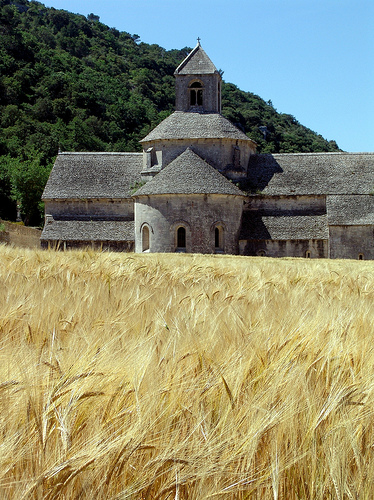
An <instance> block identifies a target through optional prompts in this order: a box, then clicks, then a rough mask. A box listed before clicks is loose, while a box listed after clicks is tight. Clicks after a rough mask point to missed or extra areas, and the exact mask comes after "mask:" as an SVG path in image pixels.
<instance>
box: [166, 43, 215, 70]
mask: <svg viewBox="0 0 374 500" xmlns="http://www.w3.org/2000/svg"><path fill="white" fill-rule="evenodd" d="M214 73H218V71H217V68H216V67H215V66H214V64H213V63H212V61H211V60H210V59H209V57H208V56H207V54H206V52H205V51H204V50H203V48H202V47H201V45H200V42H199V43H198V44H197V45H196V47H195V48H194V49H193V50H192V51H191V52H190V53H189V54H188V56H187V57H186V58H185V59H184V60H183V61H182V62H181V63H180V65H179V66H178V68H177V69H176V70H175V72H174V75H212V74H214Z"/></svg>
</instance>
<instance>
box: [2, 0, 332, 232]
mask: <svg viewBox="0 0 374 500" xmlns="http://www.w3.org/2000/svg"><path fill="white" fill-rule="evenodd" d="M189 50H190V49H189V48H187V47H186V48H183V49H180V50H169V51H167V50H165V49H163V48H162V47H160V46H158V45H156V44H154V45H149V44H146V43H142V42H141V41H140V39H139V36H138V35H130V34H129V33H126V32H120V31H118V30H117V29H115V28H109V27H108V26H106V25H104V24H102V23H101V22H100V20H99V18H98V16H95V15H94V14H89V15H88V16H87V17H86V16H83V15H78V14H72V13H69V12H67V11H64V10H56V9H54V8H47V7H45V6H44V5H43V4H41V3H39V2H35V1H27V0H14V1H10V0H0V217H3V218H8V219H13V218H14V217H15V202H14V200H15V199H17V200H18V201H19V202H20V203H21V208H22V213H23V216H24V217H25V221H26V223H33V224H37V223H39V222H40V210H41V206H40V203H39V200H40V196H41V193H42V190H43V187H44V184H45V182H46V180H47V178H48V174H49V171H50V169H51V166H52V162H53V159H54V157H55V156H56V154H57V151H58V149H59V148H60V149H61V150H63V151H139V150H140V144H139V140H140V139H141V138H142V137H144V136H145V135H146V134H147V133H148V132H149V131H150V130H151V129H152V128H153V127H154V126H155V125H157V124H158V123H159V122H160V121H161V120H163V119H164V118H165V117H166V116H168V114H170V113H171V112H172V111H173V109H174V98H175V92H174V77H173V73H174V70H175V68H176V67H177V66H178V64H179V63H180V62H181V60H183V58H184V57H185V56H186V55H187V54H188V52H189ZM222 96H223V102H222V104H223V114H224V115H225V116H226V117H227V118H229V119H230V120H231V121H233V122H234V123H235V124H237V125H238V126H240V127H241V128H242V129H243V130H244V131H245V132H246V133H247V135H248V136H249V137H251V138H252V139H253V140H255V141H256V142H257V143H258V151H259V152H274V153H275V152H311V151H337V150H338V146H337V144H336V143H335V141H330V142H328V141H326V140H325V139H323V138H322V137H321V136H320V135H318V134H316V133H314V132H312V131H311V130H309V129H307V128H305V127H303V126H302V125H300V124H299V123H298V122H297V120H296V119H295V118H294V117H293V116H291V115H287V114H280V113H277V112H276V110H275V109H274V108H273V106H272V105H271V103H270V102H268V103H266V102H265V101H264V100H262V99H261V98H260V97H258V96H256V95H254V94H251V93H250V92H243V91H241V90H240V89H238V88H237V87H236V86H235V85H233V84H231V83H225V84H224V86H223V94H222ZM260 127H261V128H260ZM264 127H266V128H264Z"/></svg>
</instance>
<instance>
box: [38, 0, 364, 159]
mask: <svg viewBox="0 0 374 500" xmlns="http://www.w3.org/2000/svg"><path fill="white" fill-rule="evenodd" d="M41 1H42V3H45V4H46V5H47V6H48V7H55V8H56V9H65V10H68V11H70V12H74V13H78V14H84V15H87V14H89V13H91V12H92V13H94V14H96V15H98V16H100V21H101V22H103V23H104V24H107V25H108V26H110V27H114V28H117V29H118V30H120V31H127V32H129V33H131V34H137V35H139V36H140V39H141V40H142V41H143V42H146V43H151V44H158V45H160V46H162V47H164V48H165V49H181V48H183V47H186V46H188V47H194V46H195V45H196V39H197V37H200V38H201V45H202V47H203V48H204V50H205V51H206V52H207V54H208V56H209V57H210V58H211V59H212V61H213V63H214V64H215V65H216V67H217V68H218V69H222V70H223V71H224V75H223V78H224V80H225V81H227V82H231V83H234V84H235V85H237V86H238V87H239V88H240V89H242V90H245V91H249V92H253V93H255V94H257V95H259V96H260V97H262V98H263V99H265V100H266V101H268V100H271V101H272V103H273V106H274V107H275V108H276V109H277V111H279V112H281V113H289V114H291V115H293V116H294V117H295V118H296V119H297V120H298V121H299V122H300V123H302V124H303V125H305V126H306V127H309V128H310V129H312V130H314V131H315V132H317V133H319V134H321V135H322V136H323V137H324V138H325V139H328V140H336V142H337V143H338V146H339V147H340V148H341V149H343V150H344V151H374V95H373V90H374V0H187V1H186V0H121V1H116V0H106V1H103V0H46V1H43V0H41Z"/></svg>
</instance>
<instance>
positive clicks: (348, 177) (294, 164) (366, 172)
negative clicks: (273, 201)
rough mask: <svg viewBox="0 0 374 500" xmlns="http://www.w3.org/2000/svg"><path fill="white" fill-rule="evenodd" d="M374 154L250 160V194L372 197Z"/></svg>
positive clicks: (299, 155)
mask: <svg viewBox="0 0 374 500" xmlns="http://www.w3.org/2000/svg"><path fill="white" fill-rule="evenodd" d="M373 189H374V153H297V154H295V153H293V154H287V153H285V154H274V155H271V154H258V155H253V156H251V157H250V159H249V165H248V190H249V191H251V192H259V191H261V193H262V194H264V195H280V196H281V195H319V194H326V195H327V194H370V192H372V191H373Z"/></svg>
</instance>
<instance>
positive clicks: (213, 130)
mask: <svg viewBox="0 0 374 500" xmlns="http://www.w3.org/2000/svg"><path fill="white" fill-rule="evenodd" d="M162 139H240V140H244V141H251V139H249V137H247V136H246V135H245V134H244V133H243V132H242V131H241V130H239V129H238V128H237V127H235V125H233V124H232V123H231V122H230V121H229V120H227V119H226V118H225V117H224V116H222V115H221V114H219V113H197V112H192V111H174V113H172V114H171V115H170V116H168V117H167V118H165V120H163V121H162V122H161V123H160V124H158V125H157V127H156V128H154V129H153V130H152V131H151V132H150V133H149V134H148V135H147V136H146V137H144V139H142V140H141V141H140V142H148V141H157V140H162ZM251 142H253V141H251Z"/></svg>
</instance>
